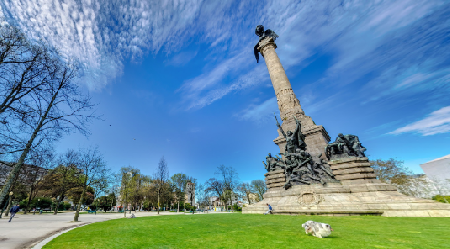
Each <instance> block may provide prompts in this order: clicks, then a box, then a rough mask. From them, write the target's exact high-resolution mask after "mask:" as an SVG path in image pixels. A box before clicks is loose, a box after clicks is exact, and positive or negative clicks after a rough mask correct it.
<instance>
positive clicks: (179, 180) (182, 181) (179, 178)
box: [170, 173, 188, 212]
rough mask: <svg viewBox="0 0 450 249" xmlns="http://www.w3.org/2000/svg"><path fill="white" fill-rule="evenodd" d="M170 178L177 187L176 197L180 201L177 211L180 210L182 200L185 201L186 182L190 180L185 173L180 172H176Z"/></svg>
mask: <svg viewBox="0 0 450 249" xmlns="http://www.w3.org/2000/svg"><path fill="white" fill-rule="evenodd" d="M170 180H171V182H172V184H173V185H174V188H175V199H176V201H177V203H178V208H177V212H180V201H183V202H184V201H185V200H184V192H185V187H186V183H187V181H188V177H187V176H186V175H185V174H182V173H178V174H174V175H173V176H172V177H171V178H170Z"/></svg>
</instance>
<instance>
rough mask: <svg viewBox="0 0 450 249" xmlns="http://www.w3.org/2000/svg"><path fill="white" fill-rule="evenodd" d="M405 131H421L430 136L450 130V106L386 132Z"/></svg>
mask: <svg viewBox="0 0 450 249" xmlns="http://www.w3.org/2000/svg"><path fill="white" fill-rule="evenodd" d="M407 132H414V133H421V134H422V135H423V136H430V135H434V134H439V133H446V132H450V106H446V107H443V108H441V109H439V110H437V111H434V112H432V113H431V114H429V115H428V116H427V117H426V118H424V119H422V120H419V121H416V122H414V123H411V124H409V125H407V126H404V127H401V128H398V129H396V130H395V131H392V132H389V133H388V134H394V135H397V134H401V133H407Z"/></svg>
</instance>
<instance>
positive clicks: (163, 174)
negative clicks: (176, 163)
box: [154, 157, 169, 214]
mask: <svg viewBox="0 0 450 249" xmlns="http://www.w3.org/2000/svg"><path fill="white" fill-rule="evenodd" d="M168 180H169V168H168V167H167V162H166V160H165V159H164V157H162V158H161V159H160V160H159V163H158V169H157V170H156V173H155V176H154V184H155V186H156V193H157V195H158V214H159V209H160V197H161V194H162V193H163V191H164V189H165V188H166V187H167V182H168Z"/></svg>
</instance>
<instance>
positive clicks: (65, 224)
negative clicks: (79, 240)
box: [0, 212, 184, 249]
mask: <svg viewBox="0 0 450 249" xmlns="http://www.w3.org/2000/svg"><path fill="white" fill-rule="evenodd" d="M132 213H133V214H135V216H136V217H145V216H157V213H156V212H136V213H135V212H132ZM160 214H161V215H180V214H181V215H184V213H182V212H181V213H176V212H160ZM73 216H74V213H73V212H68V213H59V214H58V215H52V214H42V215H39V214H36V215H33V214H27V215H21V214H18V215H16V217H14V218H13V219H12V221H11V222H8V221H9V217H4V218H2V219H0V248H1V249H10V248H11V249H12V248H30V247H31V246H32V245H34V244H36V243H37V242H39V241H42V240H44V239H45V238H48V237H50V236H51V235H53V234H56V233H59V232H62V231H64V230H66V229H68V228H70V227H75V226H80V225H84V224H89V223H93V222H100V221H106V220H111V219H117V218H122V217H123V213H106V214H105V213H100V212H98V213H97V215H94V214H81V215H80V218H79V221H80V222H72V221H73ZM127 216H129V214H128V213H127Z"/></svg>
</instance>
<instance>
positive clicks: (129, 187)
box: [117, 166, 140, 217]
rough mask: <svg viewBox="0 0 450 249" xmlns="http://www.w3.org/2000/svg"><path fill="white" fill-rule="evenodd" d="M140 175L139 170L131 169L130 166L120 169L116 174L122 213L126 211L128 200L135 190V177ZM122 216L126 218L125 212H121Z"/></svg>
mask: <svg viewBox="0 0 450 249" xmlns="http://www.w3.org/2000/svg"><path fill="white" fill-rule="evenodd" d="M139 174H140V170H139V169H136V168H133V167H132V166H128V167H122V168H121V169H120V171H119V173H118V174H117V178H119V179H120V183H121V185H120V200H121V202H122V206H123V208H124V211H125V210H126V209H127V207H128V204H129V203H130V199H132V197H133V192H134V191H135V188H136V183H135V181H136V176H137V175H139ZM123 216H124V217H126V212H123Z"/></svg>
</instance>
